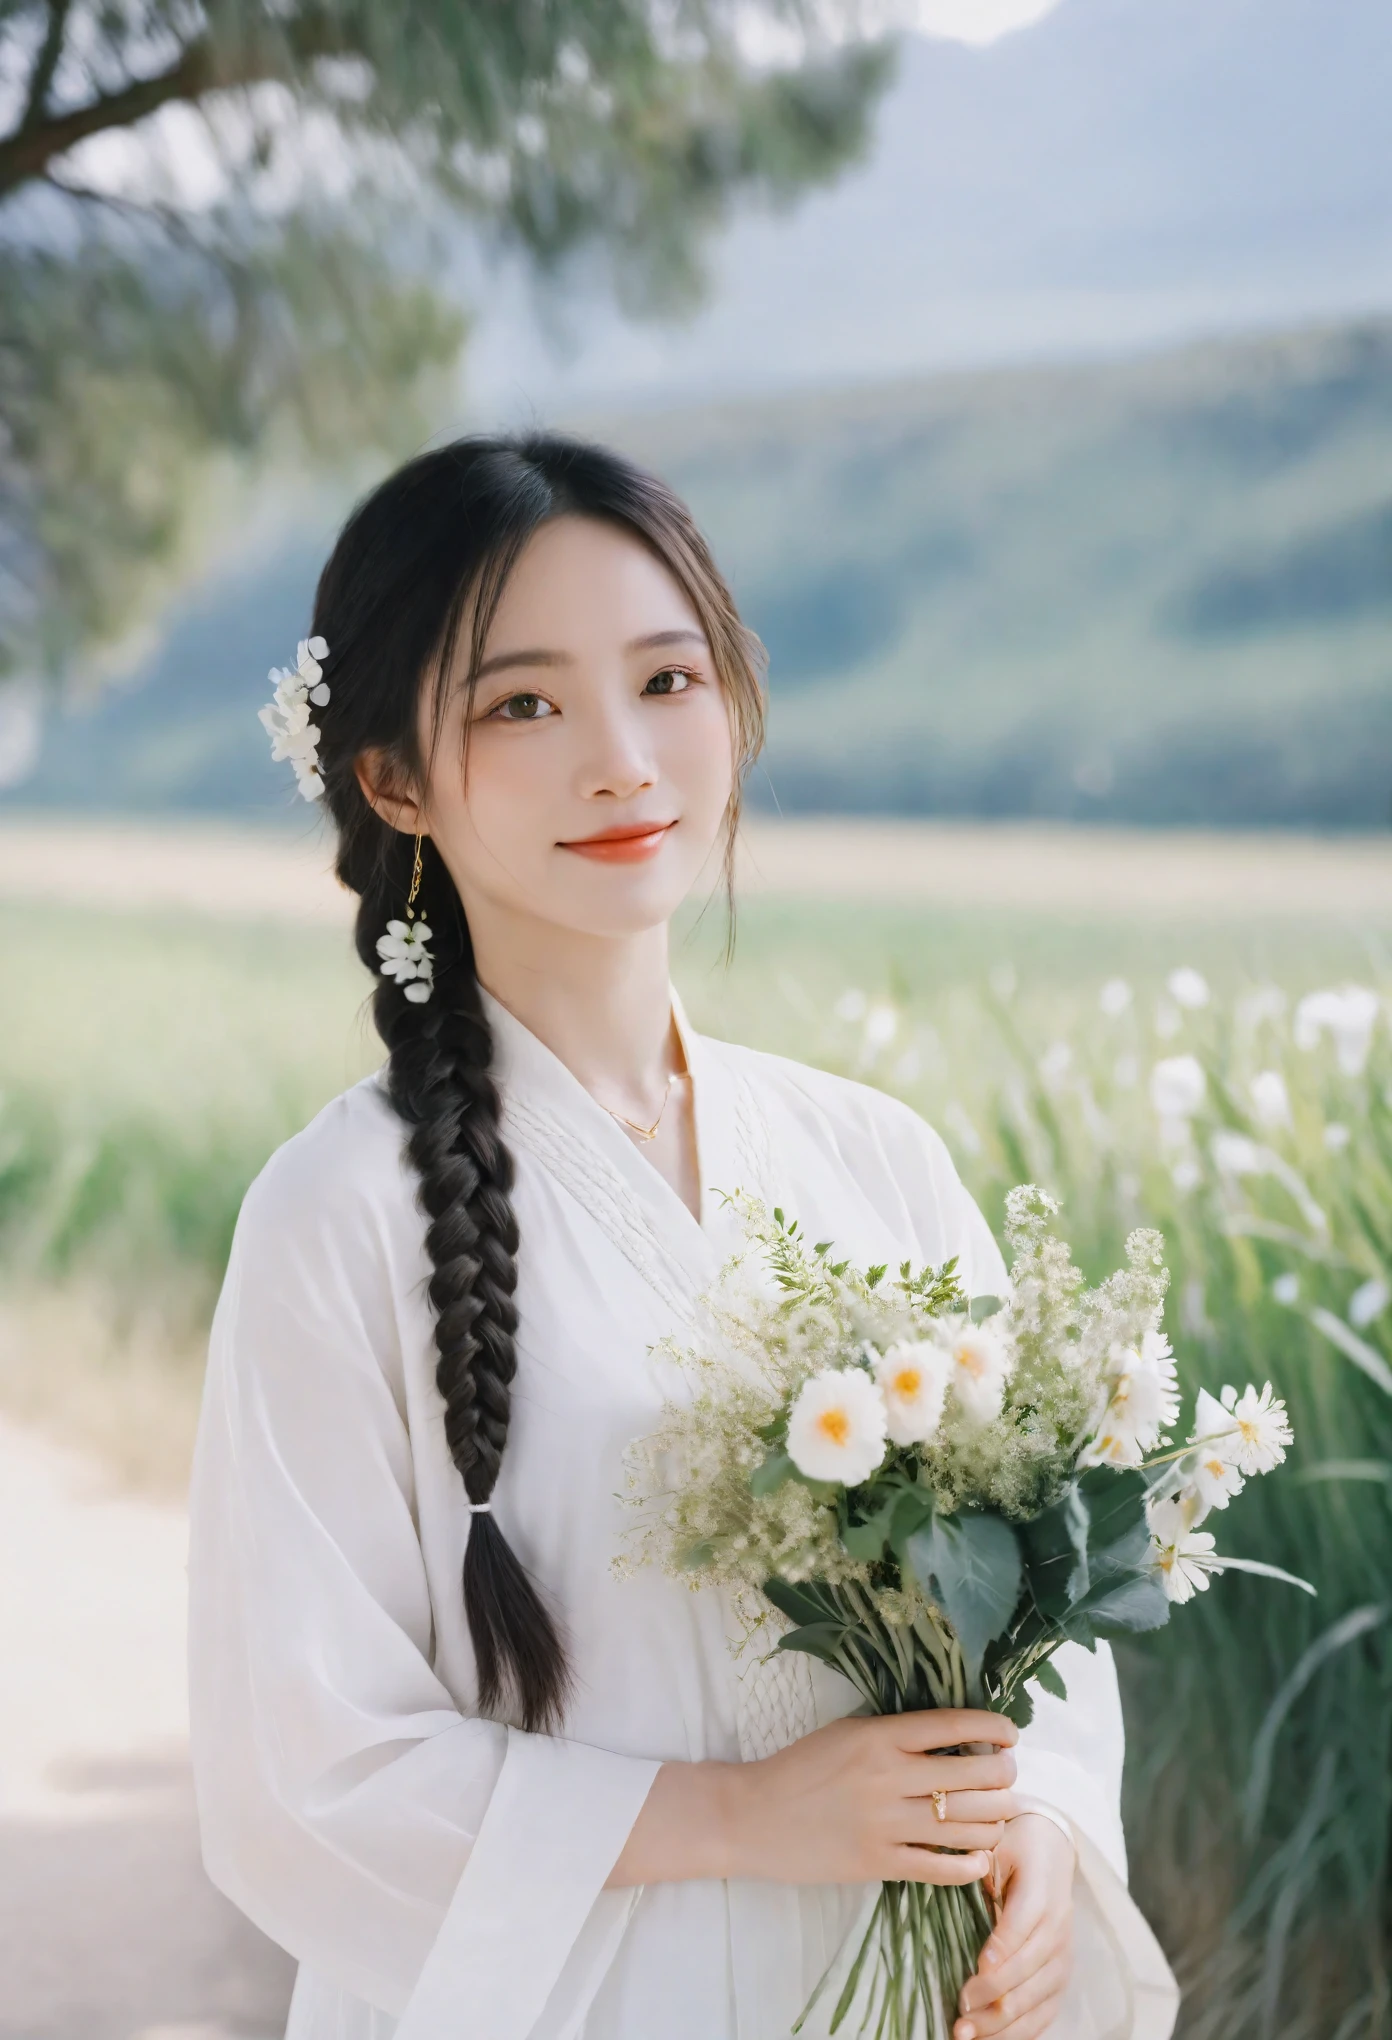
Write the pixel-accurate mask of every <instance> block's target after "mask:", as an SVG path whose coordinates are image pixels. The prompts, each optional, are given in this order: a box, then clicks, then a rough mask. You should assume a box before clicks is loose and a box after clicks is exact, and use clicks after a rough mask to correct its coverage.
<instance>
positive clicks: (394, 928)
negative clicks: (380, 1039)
mask: <svg viewBox="0 0 1392 2040" xmlns="http://www.w3.org/2000/svg"><path fill="white" fill-rule="evenodd" d="M421 841H422V839H421V837H420V836H419V835H418V836H417V837H416V861H415V863H414V865H413V866H412V869H411V890H410V892H409V893H408V894H407V895H406V918H405V920H404V921H388V923H387V932H386V934H385V935H379V936H378V937H377V954H378V955H379V956H380V957H381V959H382V976H383V977H389V978H393V979H395V981H396V983H397V984H399V985H400V986H401V988H402V990H403V991H404V992H405V994H406V997H407V998H408V999H409V1000H410V1001H411V1004H412V1005H413V1006H423V1005H424V1004H425V1002H426V1000H427V999H428V998H429V997H430V994H431V993H432V992H433V991H434V989H435V959H434V957H433V956H432V955H431V954H430V951H429V950H428V949H427V948H426V946H425V945H426V943H427V942H429V940H430V930H429V928H428V927H427V926H426V924H425V922H424V921H418V920H417V919H416V894H417V893H418V892H419V891H420V885H421Z"/></svg>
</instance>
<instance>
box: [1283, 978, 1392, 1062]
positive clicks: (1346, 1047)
mask: <svg viewBox="0 0 1392 2040" xmlns="http://www.w3.org/2000/svg"><path fill="white" fill-rule="evenodd" d="M1380 1005H1381V1002H1380V1000H1379V999H1378V995H1377V993H1376V992H1374V991H1371V990H1370V989H1369V988H1368V986H1367V985H1341V986H1339V987H1338V988H1337V989H1333V990H1329V991H1323V992H1307V993H1306V995H1305V997H1304V998H1303V999H1302V1000H1301V1001H1300V1004H1299V1005H1298V1006H1297V1007H1296V1009H1295V1027H1294V1033H1295V1045H1296V1047H1297V1048H1304V1049H1312V1048H1318V1046H1319V1044H1320V1040H1321V1038H1322V1036H1323V1035H1325V1034H1326V1033H1327V1034H1328V1035H1329V1037H1330V1039H1331V1040H1332V1041H1333V1043H1334V1052H1335V1054H1336V1056H1337V1057H1338V1060H1339V1068H1340V1069H1341V1070H1342V1071H1343V1073H1344V1075H1345V1076H1346V1077H1356V1076H1360V1075H1361V1074H1362V1071H1363V1067H1364V1065H1365V1063H1366V1062H1367V1060H1368V1051H1369V1049H1370V1048H1371V1047H1372V1042H1373V1029H1374V1027H1375V1026H1376V1025H1377V1017H1378V1012H1379V1010H1380Z"/></svg>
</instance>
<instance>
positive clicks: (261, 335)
mask: <svg viewBox="0 0 1392 2040" xmlns="http://www.w3.org/2000/svg"><path fill="white" fill-rule="evenodd" d="M761 11H762V12H764V13H766V14H767V15H768V16H770V17H773V16H777V17H780V18H782V19H783V21H784V22H785V23H788V24H795V23H796V21H797V19H798V17H799V9H798V7H797V5H796V4H787V0H757V4H756V5H755V6H753V7H751V8H746V9H744V10H743V14H744V18H745V20H746V23H748V22H752V21H754V20H755V19H756V17H757V15H758V14H759V13H760V12H761ZM738 26H739V17H738V11H737V10H735V9H734V8H732V7H726V6H724V5H719V4H714V0H677V4H676V5H674V6H673V7H670V8H666V9H663V10H661V11H660V12H659V10H657V9H655V8H654V7H653V6H652V5H651V4H650V0H529V4H527V5H525V6H522V5H519V6H512V5H498V4H496V0H423V4H420V5H412V6H409V7H407V6H401V5H398V4H397V0H348V4H344V5H335V6H332V7H329V6H325V5H323V4H320V0H285V4H279V5H275V6H272V5H270V4H267V0H204V4H203V5H202V6H199V5H194V6H192V7H188V8H183V7H175V6H173V5H171V4H168V0H155V4H154V5H153V6H146V5H143V4H137V0H112V4H110V5H107V6H104V7H103V8H101V9H100V10H98V11H97V12H96V13H91V12H90V11H83V12H82V13H81V16H80V19H79V18H78V15H77V13H76V11H75V10H72V9H71V7H70V5H69V0H0V56H3V58H4V59H5V62H6V69H7V75H9V76H11V77H13V78H15V79H16V80H17V81H18V87H19V89H18V91H17V94H16V96H15V102H14V103H15V112H14V114H13V116H12V118H11V121H10V125H9V126H8V128H7V129H4V130H0V304H3V307H4V310H3V314H2V315H0V425H3V431H2V432H0V676H3V674H4V673H5V672H6V671H7V670H14V669H16V668H21V669H27V670H31V671H35V672H39V673H42V674H44V675H46V676H52V677H57V676H59V675H61V674H63V673H64V672H65V671H67V670H69V669H71V668H72V667H73V665H74V663H75V662H78V661H80V659H81V657H82V654H83V653H84V651H86V650H87V649H88V648H90V647H91V646H93V645H95V644H99V643H102V642H103V641H107V640H110V639H112V638H114V637H118V636H119V635H120V634H121V633H122V632H123V631H124V630H126V629H127V628H129V626H130V625H131V624H132V622H133V621H134V620H136V619H137V618H138V616H139V615H140V613H141V611H142V610H143V609H145V608H148V607H149V606H150V604H151V603H152V602H153V601H154V600H156V599H157V597H158V594H159V591H160V589H161V587H162V585H163V584H164V583H165V582H166V581H167V579H168V578H169V577H170V576H171V575H173V574H175V573H177V572H178V571H179V569H180V566H181V564H182V554H183V551H184V548H185V542H186V540H187V536H188V532H189V528H190V524H191V521H192V519H193V517H194V514H195V509H196V503H197V498H198V494H199V490H200V487H201V486H202V484H203V483H204V482H205V481H206V478H207V476H208V474H209V472H210V470H211V469H212V468H213V467H214V466H215V464H216V463H217V462H218V461H219V460H225V459H227V458H228V457H231V458H233V459H235V460H238V461H241V462H243V463H245V462H249V461H254V460H255V459H257V458H260V457H262V456H264V455H265V453H266V452H267V450H268V449H269V448H271V447H272V446H274V445H275V444H277V443H278V441H280V440H282V439H284V438H285V437H286V436H287V435H289V436H290V438H291V440H292V443H293V444H294V445H295V447H296V450H297V453H298V454H299V455H300V456H304V455H308V456H310V457H312V458H314V459H317V460H321V461H322V460H326V459H345V460H351V459H352V457H353V456H354V455H356V454H357V453H359V452H360V451H361V450H362V449H363V448H365V447H366V448H374V447H375V448H380V449H383V450H386V451H388V452H396V451H399V450H400V449H401V448H403V447H405V446H409V445H412V444H414V443H417V442H418V441H419V439H420V438H421V437H422V436H423V435H424V433H425V431H426V430H428V424H429V422H430V421H431V420H432V419H433V418H435V417H438V416H439V415H441V414H442V413H443V411H444V410H445V406H444V404H443V403H442V402H441V401H440V399H439V398H438V397H432V392H431V389H430V378H431V376H432V375H433V374H437V373H438V372H439V371H440V370H442V369H443V368H445V367H446V366H448V365H449V364H451V363H452V362H453V361H454V359H455V358H456V357H457V354H458V351H459V348H460V346H461V344H462V341H463V339H464V336H465V334H466V332H467V327H468V318H467V307H466V306H465V305H464V304H463V303H461V302H460V299H459V295H458V288H457V286H456V287H453V288H452V286H451V283H450V276H451V272H452V270H454V269H456V268H457V262H456V260H455V256H456V253H457V248H458V237H459V235H460V232H461V230H462V229H463V228H465V227H468V228H469V229H470V230H471V231H473V232H474V233H475V234H478V233H479V232H482V233H483V234H484V235H485V236H486V237H487V238H488V239H490V240H491V241H492V242H493V243H495V244H496V245H499V246H504V247H511V248H515V249H519V250H521V251H522V252H523V253H524V254H525V256H526V257H527V258H528V260H529V261H531V263H532V264H533V265H534V266H535V267H536V268H537V269H539V270H541V271H543V272H546V273H550V274H553V275H554V274H556V273H558V272H559V271H560V270H561V269H562V267H563V266H564V265H565V264H567V263H570V262H574V261H576V260H578V259H580V258H581V257H585V256H588V258H589V259H590V261H591V264H592V266H594V265H596V264H597V265H598V266H599V268H600V269H601V270H602V272H603V273H604V275H605V276H606V278H607V282H608V285H609V287H611V288H612V289H613V290H615V291H616V292H617V294H618V295H619V297H620V299H621V300H622V301H623V302H624V303H625V304H626V305H627V306H628V307H629V308H630V309H631V310H637V311H644V312H655V311H666V312H669V313H670V312H675V311H678V310H681V309H683V308H685V307H688V306H690V305H691V304H692V303H694V302H695V300H696V299H697V297H698V296H699V294H700V291H701V288H702V285H703V270H702V260H701V251H702V244H703V241H704V238H705V237H706V236H707V235H708V234H709V232H710V230H711V229H712V228H713V227H715V226H716V225H717V224H718V223H719V222H720V220H721V219H722V218H723V217H724V216H725V214H726V212H727V211H728V209H729V207H730V205H731V204H732V203H733V202H735V201H736V200H737V199H740V198H753V199H756V200H758V201H760V202H763V203H769V204H775V205H781V204H786V203H789V202H791V201H792V200H793V199H795V198H796V196H797V195H798V194H799V193H800V192H802V191H804V190H806V189H807V188H808V187H809V186H811V185H813V184H816V183H818V182H820V181H825V180H826V179H828V178H831V177H834V176H835V175H836V174H837V173H838V171H839V170H841V169H842V168H843V167H844V166H845V165H846V164H847V163H848V162H850V161H852V160H853V159H854V158H855V157H856V156H857V154H858V153H859V152H860V151H861V150H862V148H863V147H864V145H865V142H866V140H867V138H868V134H869V122H870V116H871V111H872V109H873V106H874V104H875V102H876V100H877V98H878V96H879V94H880V92H881V90H882V89H883V87H884V85H885V83H886V82H887V80H888V76H889V68H890V58H889V53H888V51H887V49H886V48H884V47H880V46H876V47H866V46H863V45H856V44H854V43H850V44H845V45H841V46H838V47H835V48H832V47H827V48H823V49H821V50H814V49H813V48H812V47H811V46H810V45H808V46H807V47H806V49H805V51H804V54H803V57H802V60H801V61H800V62H796V63H794V64H792V65H790V66H787V67H785V68H781V69H772V70H770V69H767V68H761V67H760V66H758V65H756V64H754V63H753V62H751V61H750V60H749V58H748V56H747V55H746V54H745V45H744V44H743V43H742V41H741V39H740V35H739V34H737V28H738ZM174 108H179V109H182V110H183V111H184V114H185V115H186V116H187V115H188V114H190V113H191V114H193V115H195V116H197V117H198V118H199V119H200V120H201V122H202V124H203V131H204V137H205V141H206V145H207V151H208V154H209V159H210V161H211V162H212V163H213V164H214V165H215V166H216V167H217V169H218V174H219V175H220V178H221V186H222V188H221V195H220V196H219V197H218V198H217V199H216V201H215V202H213V203H209V201H208V199H207V196H206V194H202V195H200V196H198V197H197V198H196V199H195V198H194V197H192V196H190V195H189V191H188V190H187V189H186V188H185V185H186V180H185V183H184V184H181V181H180V178H179V176H178V175H177V174H175V175H172V176H170V175H162V174H157V172H158V169H159V165H158V161H157V158H156V156H155V154H154V153H153V152H152V147H151V146H150V145H151V138H152V137H155V136H158V135H166V136H167V134H168V129H167V127H161V126H160V117H167V115H168V112H169V111H170V110H171V109H174ZM187 132H188V130H185V133H186V134H187ZM117 133H121V134H127V135H130V136H132V137H134V138H135V142H136V145H137V146H136V147H135V150H134V157H135V159H136V162H137V164H138V166H139V168H138V172H129V173H128V174H127V173H123V175H122V178H121V180H120V181H119V182H118V181H117V177H116V173H115V172H114V171H113V170H112V167H111V162H110V159H109V158H108V159H107V160H106V161H105V163H104V164H103V165H98V164H96V163H94V161H93V159H92V158H91V155H90V151H84V150H83V148H82V144H84V143H90V142H92V140H93V139H94V138H96V137H107V138H110V137H111V136H113V135H115V134H117ZM77 194H82V195H81V196H78V195H77Z"/></svg>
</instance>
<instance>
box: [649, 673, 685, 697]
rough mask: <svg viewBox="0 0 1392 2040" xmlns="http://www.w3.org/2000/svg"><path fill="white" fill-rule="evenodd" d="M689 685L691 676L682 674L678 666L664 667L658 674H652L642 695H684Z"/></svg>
mask: <svg viewBox="0 0 1392 2040" xmlns="http://www.w3.org/2000/svg"><path fill="white" fill-rule="evenodd" d="M690 685H691V675H690V674H689V673H684V672H683V671H682V669H681V667H680V666H664V667H663V669H662V671H661V672H660V673H654V674H653V676H652V679H651V680H649V682H648V684H647V686H646V687H645V688H644V689H643V692H644V694H684V693H685V691H686V689H687V688H688V687H689V686H690Z"/></svg>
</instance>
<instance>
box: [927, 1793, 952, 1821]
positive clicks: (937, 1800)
mask: <svg viewBox="0 0 1392 2040" xmlns="http://www.w3.org/2000/svg"><path fill="white" fill-rule="evenodd" d="M928 1797H929V1798H930V1799H931V1800H932V1802H933V1811H934V1813H935V1814H936V1815H937V1816H938V1819H939V1820H946V1819H947V1794H946V1793H945V1792H930V1793H929V1795H928Z"/></svg>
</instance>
